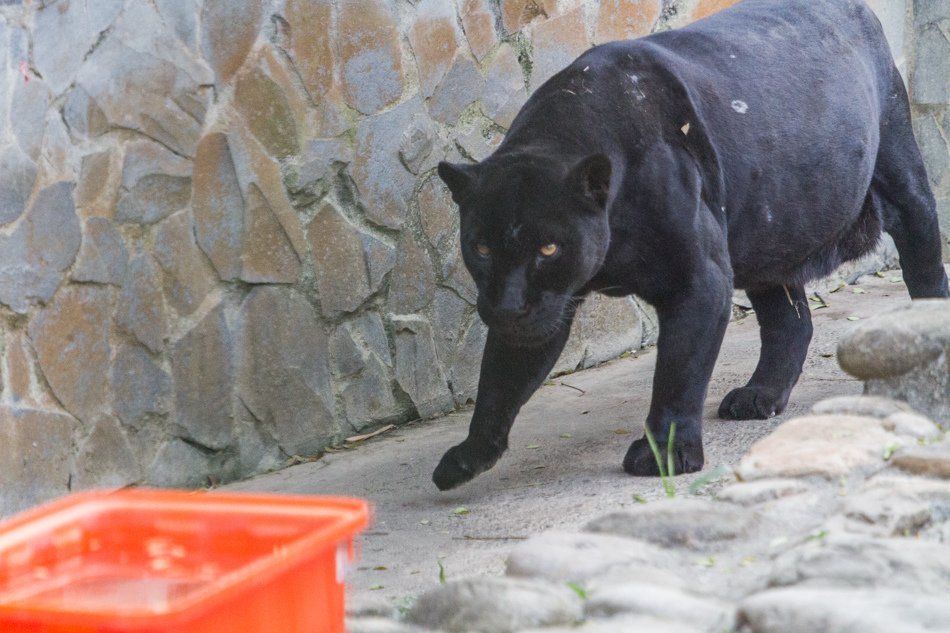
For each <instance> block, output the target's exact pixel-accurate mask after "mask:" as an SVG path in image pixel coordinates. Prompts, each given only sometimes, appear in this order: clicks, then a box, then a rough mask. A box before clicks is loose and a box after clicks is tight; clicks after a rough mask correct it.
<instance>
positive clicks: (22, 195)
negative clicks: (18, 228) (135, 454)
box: [0, 145, 36, 224]
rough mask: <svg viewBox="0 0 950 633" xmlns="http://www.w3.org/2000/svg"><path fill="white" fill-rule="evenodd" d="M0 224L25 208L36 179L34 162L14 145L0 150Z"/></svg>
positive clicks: (15, 217)
mask: <svg viewBox="0 0 950 633" xmlns="http://www.w3.org/2000/svg"><path fill="white" fill-rule="evenodd" d="M0 173H3V187H2V188H0V224H7V223H9V222H13V221H14V220H16V219H17V218H19V217H20V216H21V215H23V212H24V211H25V210H26V201H27V200H28V199H29V197H30V193H31V192H32V191H33V183H34V182H35V181H36V163H34V162H33V161H32V160H30V157H29V156H27V155H26V154H24V153H23V151H22V150H20V148H19V147H18V146H16V145H9V146H7V147H6V148H5V149H3V150H2V151H0Z"/></svg>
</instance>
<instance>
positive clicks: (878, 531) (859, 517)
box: [843, 487, 933, 536]
mask: <svg viewBox="0 0 950 633" xmlns="http://www.w3.org/2000/svg"><path fill="white" fill-rule="evenodd" d="M843 514H844V517H845V519H846V520H847V523H846V525H847V526H848V528H849V529H850V530H851V531H853V532H864V533H868V534H875V535H879V536H909V535H910V534H915V533H916V532H917V531H918V530H920V528H922V527H924V526H925V525H927V524H928V523H930V521H931V519H932V518H933V513H932V512H931V509H930V504H929V503H927V502H926V501H924V500H923V499H921V498H919V497H917V496H915V495H912V494H895V492H894V491H893V490H887V489H886V488H883V487H878V488H873V489H871V490H866V491H862V492H861V493H860V494H858V495H855V496H852V497H849V498H848V500H847V502H846V503H845V506H844V512H843Z"/></svg>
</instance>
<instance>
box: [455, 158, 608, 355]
mask: <svg viewBox="0 0 950 633" xmlns="http://www.w3.org/2000/svg"><path fill="white" fill-rule="evenodd" d="M438 171H439V176H440V177H441V178H442V180H443V181H445V183H446V184H447V185H448V187H449V189H450V190H451V192H452V197H453V199H454V200H455V201H456V203H457V204H458V205H459V212H460V216H461V245H462V256H463V258H464V260H465V265H466V267H467V268H468V270H469V272H470V273H471V275H472V278H473V279H474V281H475V285H476V286H477V288H478V313H479V315H480V316H481V318H482V320H483V321H484V322H485V323H486V325H488V327H489V328H490V329H491V330H492V331H493V332H494V333H496V334H497V335H500V336H502V337H503V338H504V339H505V340H507V341H509V342H510V343H512V344H515V345H518V346H521V347H530V346H537V345H540V344H542V343H544V342H545V341H547V340H548V339H550V338H551V337H552V336H553V335H554V334H555V333H557V332H558V331H559V330H560V329H561V326H562V325H563V324H564V323H565V321H566V319H567V318H569V317H570V316H571V311H573V309H574V307H575V303H574V301H573V298H574V296H575V294H576V293H577V291H578V290H580V289H581V288H582V287H583V286H584V285H585V284H586V283H587V282H588V281H590V279H591V278H592V277H593V276H594V275H595V274H596V273H597V271H598V270H599V269H600V267H601V265H602V263H603V261H604V257H605V255H606V252H607V246H608V243H609V237H610V235H609V233H610V231H609V227H608V222H607V212H606V210H607V206H608V203H609V197H610V175H611V164H610V160H609V159H608V158H607V157H606V156H604V155H601V154H596V155H593V156H588V157H586V158H583V159H579V160H573V161H569V162H565V161H563V160H561V159H557V158H551V157H546V156H538V155H536V154H530V153H518V154H508V155H500V156H499V155H497V154H496V155H495V156H492V157H490V158H489V159H487V160H485V161H484V162H482V163H479V164H477V165H460V164H450V163H445V162H443V163H440V164H439V170H438Z"/></svg>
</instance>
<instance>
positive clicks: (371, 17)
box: [336, 0, 406, 114]
mask: <svg viewBox="0 0 950 633" xmlns="http://www.w3.org/2000/svg"><path fill="white" fill-rule="evenodd" d="M393 9H394V7H393V6H392V5H391V4H390V3H389V2H385V1H384V0H358V1H357V0H345V1H344V2H342V3H341V4H340V7H339V14H338V17H337V25H338V26H339V33H338V34H337V37H336V41H337V46H338V47H339V48H338V50H339V54H340V64H341V65H342V68H341V80H342V82H343V95H344V97H345V99H346V102H347V103H348V104H349V105H350V106H351V107H353V108H355V109H356V110H359V111H360V112H362V113H363V114H376V113H377V112H379V111H380V110H382V109H384V108H385V107H386V106H389V105H391V104H392V103H394V102H395V101H396V100H398V99H399V97H400V96H402V93H403V90H404V89H405V83H406V78H405V76H404V72H403V67H402V53H401V51H400V46H399V38H400V33H399V22H398V19H397V16H396V15H395V13H394V10H393Z"/></svg>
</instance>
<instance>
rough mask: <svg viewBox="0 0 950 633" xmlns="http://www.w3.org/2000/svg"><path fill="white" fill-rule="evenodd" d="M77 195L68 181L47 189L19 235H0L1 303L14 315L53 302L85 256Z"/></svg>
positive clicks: (35, 202)
mask: <svg viewBox="0 0 950 633" xmlns="http://www.w3.org/2000/svg"><path fill="white" fill-rule="evenodd" d="M72 192H73V185H72V184H70V183H65V182H60V183H56V184H53V185H50V186H49V187H46V188H45V189H43V190H42V191H40V192H39V193H38V194H37V195H36V196H35V197H34V199H33V204H32V205H31V206H30V209H29V210H28V211H27V212H26V216H25V217H24V218H23V220H22V221H21V222H20V223H19V224H18V225H17V227H16V229H15V230H14V231H13V233H12V234H11V235H8V236H0V303H3V304H5V305H7V306H8V307H9V308H10V309H11V310H13V311H14V312H18V313H25V312H26V311H27V310H28V309H29V306H30V305H31V304H32V303H33V302H45V301H49V299H50V298H51V297H52V296H53V293H54V292H55V291H56V288H57V287H59V285H60V283H61V282H62V280H63V278H64V277H65V271H66V269H67V268H69V267H70V266H71V265H72V264H73V261H74V260H75V258H76V254H77V253H78V252H79V246H80V239H81V238H80V235H81V234H80V228H79V220H78V219H77V218H76V211H75V208H74V206H73V200H72Z"/></svg>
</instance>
